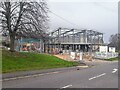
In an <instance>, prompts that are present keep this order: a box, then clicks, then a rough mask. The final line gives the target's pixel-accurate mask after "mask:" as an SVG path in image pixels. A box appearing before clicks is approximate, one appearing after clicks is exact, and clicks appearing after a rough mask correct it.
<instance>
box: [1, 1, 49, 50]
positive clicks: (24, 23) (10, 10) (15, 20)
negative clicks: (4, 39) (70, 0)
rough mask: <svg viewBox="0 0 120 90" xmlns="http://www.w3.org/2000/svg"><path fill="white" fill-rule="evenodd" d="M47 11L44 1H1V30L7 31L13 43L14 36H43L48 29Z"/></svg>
mask: <svg viewBox="0 0 120 90" xmlns="http://www.w3.org/2000/svg"><path fill="white" fill-rule="evenodd" d="M47 12H48V8H47V4H46V2H45V1H44V2H43V1H40V2H1V3H0V23H1V24H0V27H2V32H8V33H9V36H10V41H11V43H14V40H15V37H16V36H17V37H21V36H22V37H23V36H24V37H32V38H44V37H45V32H46V31H47V29H48V25H47V21H48V16H47ZM11 46H13V45H11ZM11 48H12V47H11Z"/></svg>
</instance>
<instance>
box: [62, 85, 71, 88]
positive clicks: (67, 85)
mask: <svg viewBox="0 0 120 90" xmlns="http://www.w3.org/2000/svg"><path fill="white" fill-rule="evenodd" d="M71 86H72V85H66V86H64V87H62V88H68V87H71Z"/></svg>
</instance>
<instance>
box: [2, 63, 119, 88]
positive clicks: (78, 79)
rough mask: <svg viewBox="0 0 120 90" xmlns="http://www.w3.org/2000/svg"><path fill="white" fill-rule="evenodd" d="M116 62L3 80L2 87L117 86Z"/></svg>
mask: <svg viewBox="0 0 120 90" xmlns="http://www.w3.org/2000/svg"><path fill="white" fill-rule="evenodd" d="M117 70H118V62H107V63H102V64H100V65H97V66H93V67H91V68H87V69H82V70H77V69H76V70H71V71H66V72H59V71H58V72H53V73H47V74H43V75H42V74H41V75H39V76H36V77H34V76H35V75H34V76H33V77H31V76H30V77H29V76H28V77H26V78H21V79H18V80H8V81H7V80H6V81H3V88H57V89H58V90H59V89H62V88H118V71H117Z"/></svg>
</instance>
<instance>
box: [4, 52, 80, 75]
mask: <svg viewBox="0 0 120 90" xmlns="http://www.w3.org/2000/svg"><path fill="white" fill-rule="evenodd" d="M76 65H78V63H77V62H69V61H65V60H62V59H60V58H57V57H55V56H52V55H46V54H38V53H29V52H20V53H19V52H14V53H12V52H9V51H6V50H3V51H2V73H10V72H16V71H26V70H41V69H51V68H63V67H71V66H76Z"/></svg>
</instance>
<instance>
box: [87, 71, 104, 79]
mask: <svg viewBox="0 0 120 90" xmlns="http://www.w3.org/2000/svg"><path fill="white" fill-rule="evenodd" d="M104 75H106V73H103V74H100V75H98V76H95V77H92V78H89V80H92V79H95V78H98V77H101V76H104Z"/></svg>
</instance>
